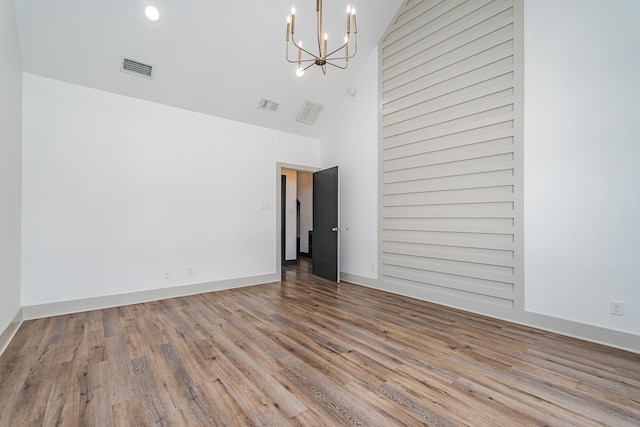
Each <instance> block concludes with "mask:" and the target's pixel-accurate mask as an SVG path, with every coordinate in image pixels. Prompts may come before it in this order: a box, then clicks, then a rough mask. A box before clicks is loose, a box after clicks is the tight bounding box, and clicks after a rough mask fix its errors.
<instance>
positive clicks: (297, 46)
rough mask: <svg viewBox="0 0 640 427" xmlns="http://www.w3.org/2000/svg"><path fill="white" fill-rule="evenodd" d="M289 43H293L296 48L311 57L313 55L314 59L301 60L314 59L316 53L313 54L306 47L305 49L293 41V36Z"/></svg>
mask: <svg viewBox="0 0 640 427" xmlns="http://www.w3.org/2000/svg"><path fill="white" fill-rule="evenodd" d="M291 43H293V45H294V46H295V47H296V48H298V49H300V50H302V51H303V52H304V53H306V54H307V55H309V56H311V57H313V58H314V59H305V60H303V61H302V62H306V61H315V58H316V55H315V54H313V53H311V52H309V51H308V50H307V49H305V48H303V47H302V46H300V45H299V44H297V43H296V41H295V40H293V38H292V40H291ZM287 46H288V45H287ZM294 62H298V61H294Z"/></svg>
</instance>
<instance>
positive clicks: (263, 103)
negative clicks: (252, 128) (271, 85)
mask: <svg viewBox="0 0 640 427" xmlns="http://www.w3.org/2000/svg"><path fill="white" fill-rule="evenodd" d="M278 106H280V104H278V103H277V102H275V101H270V100H268V99H264V98H262V99H261V100H260V102H259V103H258V109H260V110H264V111H269V112H270V113H275V112H276V110H278Z"/></svg>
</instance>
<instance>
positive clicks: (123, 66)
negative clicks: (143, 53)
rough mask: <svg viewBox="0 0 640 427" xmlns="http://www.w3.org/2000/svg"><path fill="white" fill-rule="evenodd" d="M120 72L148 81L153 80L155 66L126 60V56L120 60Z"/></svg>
mask: <svg viewBox="0 0 640 427" xmlns="http://www.w3.org/2000/svg"><path fill="white" fill-rule="evenodd" d="M120 71H123V72H125V73H130V74H135V75H137V76H141V77H146V78H148V79H152V78H153V65H149V64H145V63H143V62H140V61H135V60H133V59H130V58H125V57H124V56H123V57H121V60H120Z"/></svg>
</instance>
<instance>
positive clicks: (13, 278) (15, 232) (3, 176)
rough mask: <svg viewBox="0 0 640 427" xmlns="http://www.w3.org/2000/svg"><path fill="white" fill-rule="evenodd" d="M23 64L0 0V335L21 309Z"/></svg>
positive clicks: (8, 11)
mask: <svg viewBox="0 0 640 427" xmlns="http://www.w3.org/2000/svg"><path fill="white" fill-rule="evenodd" d="M21 139H22V64H21V61H20V48H19V45H18V30H17V24H16V13H15V10H14V3H13V0H0V334H2V332H4V331H5V329H6V328H7V326H9V324H10V323H11V322H12V321H13V319H14V317H15V316H16V314H18V311H19V310H20V186H21V160H20V159H21Z"/></svg>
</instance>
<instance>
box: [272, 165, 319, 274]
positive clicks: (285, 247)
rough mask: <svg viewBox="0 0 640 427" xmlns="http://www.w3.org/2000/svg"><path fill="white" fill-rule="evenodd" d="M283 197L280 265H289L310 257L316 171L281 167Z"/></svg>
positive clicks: (281, 206)
mask: <svg viewBox="0 0 640 427" xmlns="http://www.w3.org/2000/svg"><path fill="white" fill-rule="evenodd" d="M280 198H281V201H280V227H281V231H280V241H281V250H280V253H281V264H282V265H285V266H288V265H294V264H296V263H297V262H298V260H299V259H300V258H301V257H310V256H311V250H312V249H311V244H310V243H311V242H310V241H312V240H311V239H312V230H313V174H312V173H311V172H306V171H299V170H292V169H282V172H281V189H280Z"/></svg>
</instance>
